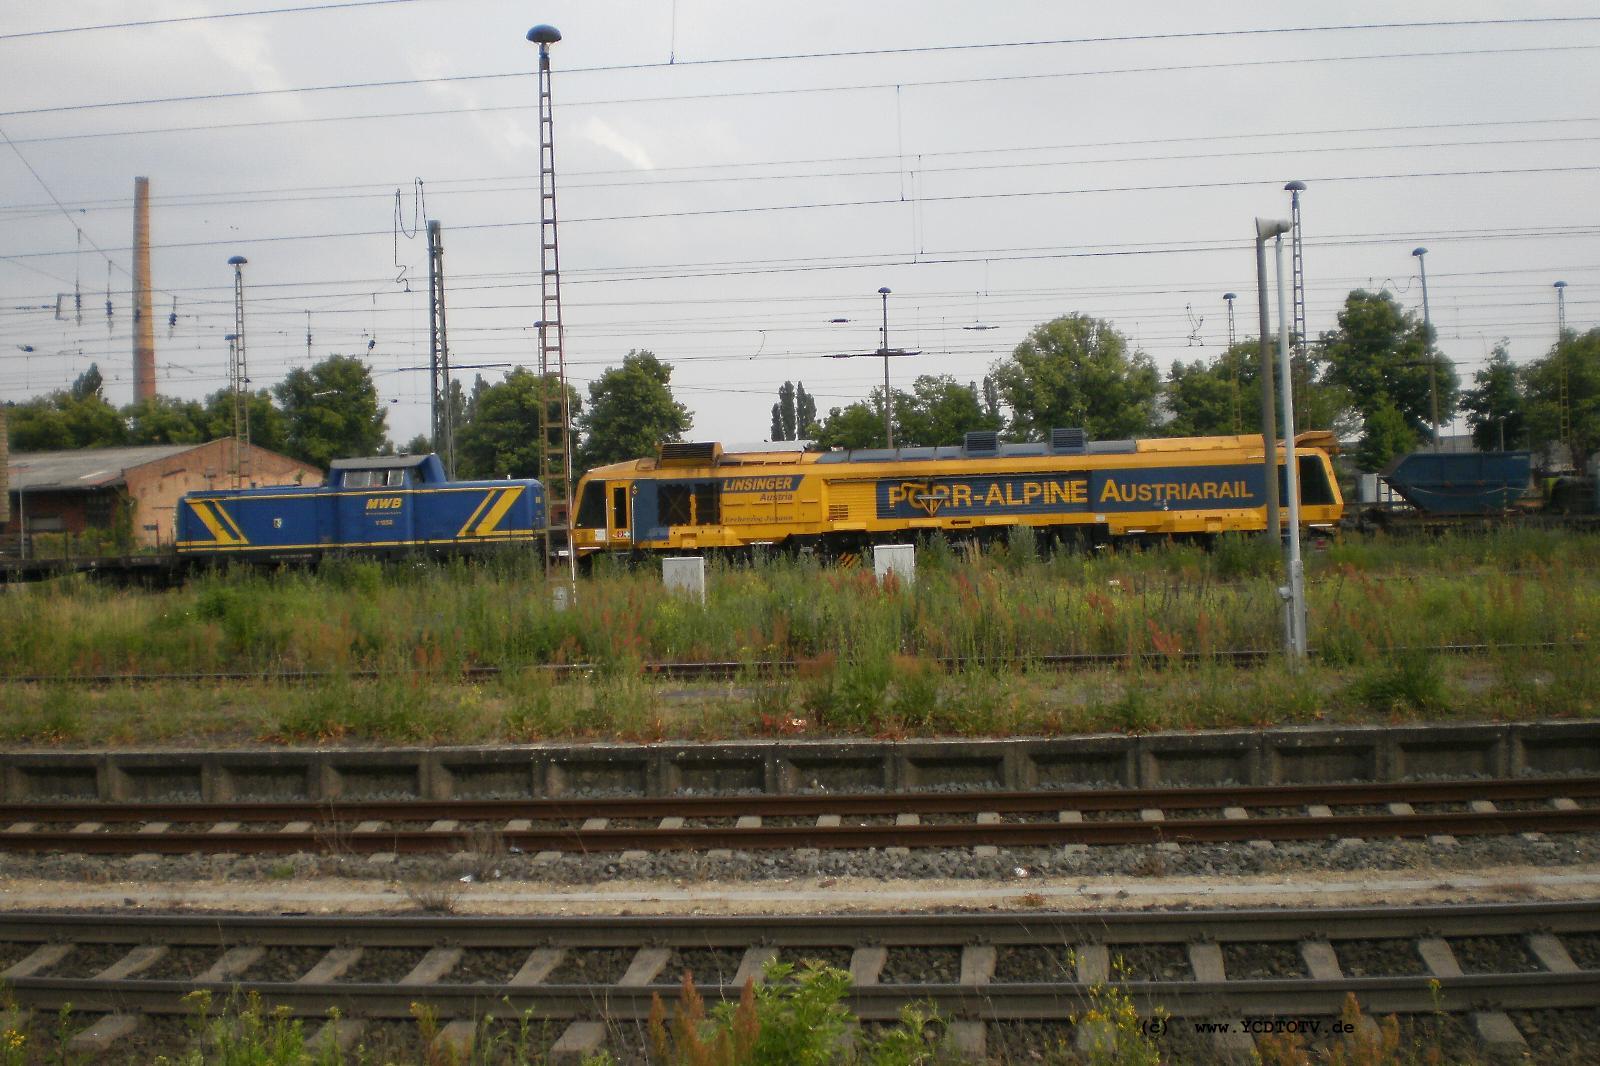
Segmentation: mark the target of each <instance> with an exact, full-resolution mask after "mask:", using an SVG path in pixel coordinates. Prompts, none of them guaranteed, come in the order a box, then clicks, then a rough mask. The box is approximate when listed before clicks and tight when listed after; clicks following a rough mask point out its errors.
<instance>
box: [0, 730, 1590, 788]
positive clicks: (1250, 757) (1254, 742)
mask: <svg viewBox="0 0 1600 1066" xmlns="http://www.w3.org/2000/svg"><path fill="white" fill-rule="evenodd" d="M1597 773H1600V723H1593V722H1551V723H1529V724H1512V725H1498V724H1485V725H1448V726H1405V727H1381V726H1340V727H1315V728H1284V729H1267V730H1236V731H1225V732H1213V733H1158V734H1153V735H1149V736H1137V737H1130V736H1123V735H1121V734H1102V735H1091V736H1080V737H1067V738H1059V739H1012V740H923V741H901V742H888V741H842V742H841V741H771V742H750V741H742V742H728V743H688V744H649V745H625V744H547V745H524V746H515V747H460V748H386V749H367V748H362V749H355V748H346V749H341V748H288V749H276V750H270V751H269V750H262V751H228V752H200V751H195V752H183V751H169V752H157V751H148V752H104V753H94V752H84V753H69V752H63V753H55V752H50V753H26V754H0V782H3V790H4V791H3V795H4V799H5V800H6V801H8V802H27V801H33V800H69V799H78V800H123V799H126V800H168V801H181V800H195V801H206V802H230V801H251V800H256V801H260V800H296V799H316V800H323V799H326V800H333V799H341V798H343V799H352V800H353V799H406V798H427V799H450V798H460V799H485V798H506V799H516V798H532V797H541V796H585V795H639V796H663V795H672V794H708V793H728V792H748V793H795V792H815V791H828V792H876V791H901V790H905V791H912V790H923V789H933V790H961V789H966V790H982V789H1007V790H1027V789H1053V788H1074V787H1083V786H1096V785H1104V786H1111V787H1118V786H1120V787H1157V786H1162V785H1226V784H1252V785H1254V784H1315V783H1319V782H1334V781H1398V780H1406V779H1418V778H1447V777H1448V778H1459V777H1517V776H1524V775H1551V774H1597Z"/></svg>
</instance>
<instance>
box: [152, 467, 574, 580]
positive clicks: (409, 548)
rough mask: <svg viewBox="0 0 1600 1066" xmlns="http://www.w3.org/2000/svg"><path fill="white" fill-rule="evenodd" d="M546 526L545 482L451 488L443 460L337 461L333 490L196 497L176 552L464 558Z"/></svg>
mask: <svg viewBox="0 0 1600 1066" xmlns="http://www.w3.org/2000/svg"><path fill="white" fill-rule="evenodd" d="M544 524H545V498H544V487H543V486H542V485H540V484H539V482H537V481H532V480H523V481H451V480H449V479H448V478H446V477H445V472H444V464H443V463H441V462H440V461H439V457H438V456H436V455H402V456H377V457H374V458H367V459H336V460H334V462H333V466H332V468H331V469H330V470H329V471H328V484H326V485H319V486H315V487H300V486H292V485H275V486H271V487H267V488H255V489H233V490H227V489H222V490H210V491H206V492H191V493H188V494H187V495H185V496H184V497H183V498H182V499H181V500H180V501H179V502H178V512H177V521H176V525H177V529H176V537H175V545H176V548H177V551H178V554H179V556H180V557H189V558H191V559H197V560H198V559H215V558H221V557H228V558H243V559H253V560H262V561H267V560H289V559H312V558H316V557H317V556H320V555H324V554H328V553H341V554H349V553H355V554H365V555H399V554H405V553H410V552H426V553H430V554H439V555H443V554H463V553H468V552H472V551H475V550H478V549H481V548H484V547H488V546H491V545H493V546H503V545H505V544H508V543H519V542H532V541H534V540H535V539H536V538H537V537H538V536H539V534H540V532H541V531H542V530H543V528H544Z"/></svg>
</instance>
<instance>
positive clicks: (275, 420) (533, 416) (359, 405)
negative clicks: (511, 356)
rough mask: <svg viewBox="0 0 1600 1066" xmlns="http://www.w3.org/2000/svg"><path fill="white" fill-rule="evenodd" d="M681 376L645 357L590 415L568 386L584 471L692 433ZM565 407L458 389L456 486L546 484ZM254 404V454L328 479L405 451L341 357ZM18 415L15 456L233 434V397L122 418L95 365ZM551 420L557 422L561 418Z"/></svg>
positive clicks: (538, 390) (603, 381)
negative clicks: (674, 384) (542, 480)
mask: <svg viewBox="0 0 1600 1066" xmlns="http://www.w3.org/2000/svg"><path fill="white" fill-rule="evenodd" d="M671 377H672V369H671V368H670V367H668V366H666V365H665V364H663V363H662V362H661V361H660V360H658V359H657V358H656V357H655V356H654V355H652V354H651V353H650V352H638V351H635V352H629V353H628V355H627V357H626V358H625V359H624V360H623V362H622V365H621V366H620V367H611V368H609V369H608V370H607V371H606V372H605V373H604V374H602V375H601V377H600V378H599V380H597V381H594V382H591V383H590V385H589V397H588V404H587V406H585V405H584V404H583V403H582V402H581V401H580V398H579V395H578V392H577V390H576V389H574V388H572V386H570V385H569V386H568V387H567V388H568V404H569V410H570V412H571V414H572V415H573V416H574V421H575V428H576V429H577V430H578V432H579V441H580V445H579V447H578V450H577V452H576V454H575V456H574V460H575V463H576V469H577V470H579V471H580V472H581V471H582V470H586V469H588V468H589V467H592V466H598V465H601V464H603V463H612V462H618V461H620V460H622V459H632V458H636V457H638V456H640V455H648V454H650V453H651V452H653V451H654V450H655V448H656V445H657V443H659V442H660V441H661V440H676V439H679V438H680V437H681V436H682V434H683V433H685V432H687V430H688V428H689V425H690V417H689V411H688V408H686V407H684V406H683V405H682V404H680V403H678V402H677V401H676V400H674V399H673V397H672V391H671V388H670V386H669V382H670V381H671ZM559 400H560V388H559V386H558V384H557V383H556V382H554V381H541V380H540V378H539V376H538V375H537V374H536V373H534V372H532V371H530V370H527V369H526V368H523V367H517V368H516V369H515V370H513V371H512V372H511V373H510V374H507V375H506V377H505V379H504V380H503V381H498V382H495V383H493V384H490V383H488V382H486V381H484V380H483V378H481V377H479V378H478V379H477V380H476V381H475V382H474V384H473V387H472V389H471V390H470V391H467V390H464V389H462V388H461V386H460V383H459V382H456V383H454V388H453V390H452V395H451V397H450V402H451V405H452V407H453V408H454V411H453V414H454V424H455V426H456V427H457V430H456V456H457V461H456V467H457V469H456V471H455V475H456V476H457V477H462V478H498V477H535V476H537V475H538V473H539V469H540V452H541V448H542V444H541V441H540V440H539V432H538V427H539V406H540V404H541V403H550V404H552V405H558V404H559ZM245 403H246V406H247V407H248V410H249V421H250V440H251V443H253V444H256V445H259V446H260V447H262V448H267V449H270V450H272V451H275V452H280V453H282V454H284V455H289V456H292V457H294V458H296V459H300V460H303V461H305V462H308V463H311V464H312V465H314V466H319V467H322V468H324V469H326V468H327V466H328V464H329V463H330V462H332V461H333V460H334V459H340V458H345V457H349V456H358V455H383V454H392V453H394V452H395V451H396V448H395V445H394V444H393V443H392V442H390V441H389V439H388V436H387V432H388V412H387V411H385V410H384V408H383V405H382V403H381V402H380V401H379V397H378V390H377V387H376V386H375V385H374V384H373V381H372V371H371V368H369V367H368V366H367V364H366V363H364V362H362V361H361V360H360V359H359V358H357V357H355V356H349V355H332V356H329V357H328V358H326V359H324V360H322V361H321V362H319V363H316V364H314V365H312V366H310V367H296V368H295V369H293V370H291V371H289V373H288V374H286V375H285V376H284V379H283V381H281V382H279V383H278V384H277V385H275V386H273V387H272V388H271V389H259V390H255V391H253V392H250V393H248V394H247V395H246V397H245ZM8 413H9V416H10V417H9V421H8V428H9V431H10V432H9V436H10V441H11V447H12V449H13V450H14V451H19V452H35V451H64V450H69V449H76V448H114V447H120V446H125V445H146V444H203V443H205V442H206V441H210V440H217V439H219V438H222V437H231V436H232V435H233V432H234V406H233V393H232V391H230V390H228V389H221V390H219V391H217V392H214V393H212V394H211V395H210V396H208V397H206V398H205V399H204V400H183V399H178V398H175V397H171V396H156V397H155V398H154V399H150V400H142V401H139V402H137V403H133V404H129V405H127V406H126V407H122V408H117V407H114V406H113V405H112V404H111V403H110V401H108V400H107V399H106V397H105V382H104V379H103V378H102V376H101V374H100V369H99V367H98V366H90V368H89V369H88V370H87V371H85V372H84V373H83V374H81V375H79V376H78V378H77V380H76V381H74V382H73V383H72V385H71V386H70V387H68V388H65V389H60V390H58V391H56V392H52V393H50V394H48V395H45V396H36V397H34V398H33V399H30V400H27V401H24V402H23V403H19V404H14V405H12V406H11V407H10V409H9V412H8ZM552 415H553V416H554V417H553V419H552V420H553V421H555V422H557V423H559V414H557V413H556V412H555V411H554V409H553V410H552ZM400 450H401V451H404V452H408V453H412V454H415V453H420V452H429V451H434V450H436V449H435V444H434V442H433V441H432V440H431V439H430V438H428V437H427V436H418V437H415V438H413V439H412V440H411V441H409V442H407V443H406V444H405V445H404V446H403V447H402V448H401V449H400Z"/></svg>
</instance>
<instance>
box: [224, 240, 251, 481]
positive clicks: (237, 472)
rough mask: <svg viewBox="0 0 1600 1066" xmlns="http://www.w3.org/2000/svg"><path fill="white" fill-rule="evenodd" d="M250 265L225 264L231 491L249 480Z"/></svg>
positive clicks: (240, 258) (235, 260)
mask: <svg viewBox="0 0 1600 1066" xmlns="http://www.w3.org/2000/svg"><path fill="white" fill-rule="evenodd" d="M248 262H250V260H248V259H246V258H245V257H244V256H242V255H236V256H233V257H231V258H230V259H229V260H228V265H229V266H231V267H233V332H232V333H230V334H229V335H228V386H229V388H230V390H231V391H232V392H233V487H234V488H236V489H237V488H242V487H243V486H244V485H245V483H246V482H247V481H248V480H249V477H248V474H247V471H246V468H247V467H248V466H249V463H250V404H249V402H248V400H247V399H246V390H247V389H248V387H249V384H250V376H249V373H248V371H247V369H246V367H247V365H248V364H247V363H246V361H245V351H244V267H245V264H246V263H248Z"/></svg>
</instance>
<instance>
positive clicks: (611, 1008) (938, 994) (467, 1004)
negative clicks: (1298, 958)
mask: <svg viewBox="0 0 1600 1066" xmlns="http://www.w3.org/2000/svg"><path fill="white" fill-rule="evenodd" d="M1116 983H1117V984H1118V985H1119V986H1120V987H1122V988H1124V989H1125V990H1126V991H1127V992H1128V993H1129V995H1130V996H1131V998H1132V999H1133V1001H1134V1003H1135V1004H1136V1005H1137V1006H1139V1007H1140V1008H1141V1010H1142V1012H1143V1014H1144V1016H1146V1017H1148V1016H1150V1012H1152V1011H1153V1010H1154V1009H1156V1008H1158V1007H1159V1008H1162V1009H1164V1010H1165V1011H1166V1012H1167V1013H1168V1014H1170V1015H1172V1016H1174V1017H1180V1018H1183V1017H1217V1016H1222V1015H1230V1014H1232V1015H1239V1014H1244V1015H1254V1016H1273V1015H1299V1016H1307V1015H1314V1016H1322V1017H1337V1016H1338V1015H1339V1014H1340V1012H1341V1011H1342V1010H1343V1008H1344V1005H1345V998H1346V996H1348V995H1350V994H1352V993H1354V994H1355V996H1356V998H1357V999H1358V1000H1359V1001H1360V1003H1361V1004H1362V1007H1363V1009H1364V1010H1365V1011H1366V1012H1367V1013H1368V1014H1416V1013H1425V1014H1432V1013H1434V1012H1436V1011H1440V1010H1443V1011H1446V1012H1450V1013H1460V1012H1466V1011H1471V1010H1474V1009H1478V1008H1480V1007H1481V1006H1482V1005H1483V1004H1484V1003H1485V1002H1492V1003H1493V1004H1494V1005H1495V1008H1496V1009H1499V1010H1542V1009H1551V1008H1579V1007H1591V1006H1593V1005H1594V1003H1595V1002H1596V1001H1597V1000H1600V971H1593V970H1590V971H1580V972H1578V973H1507V974H1473V975H1466V976H1461V977H1444V978H1433V977H1426V976H1422V977H1356V978H1345V979H1342V980H1316V979H1309V978H1290V979H1281V978H1274V979H1268V980H1238V981H1128V982H1120V981H1119V982H1116ZM698 987H699V990H700V992H701V993H702V995H705V996H706V997H707V998H709V999H713V1000H715V999H718V998H729V999H731V998H737V996H738V990H737V989H734V988H730V987H727V986H720V985H704V986H698ZM8 988H9V991H10V994H11V996H12V998H13V999H14V1000H15V1002H16V1003H17V1004H18V1005H20V1006H26V1007H31V1008H33V1009H36V1010H47V1011H56V1010H60V1009H62V1008H63V1007H66V1006H69V1005H70V1006H71V1008H72V1009H73V1010H75V1011H82V1012H89V1013H94V1012H102V1011H103V1012H111V1013H120V1012H128V1011H139V1012H142V1013H146V1014H182V1015H192V1014H193V1013H194V1005H193V1002H192V1001H190V1000H187V999H186V998H185V997H187V996H188V995H189V994H190V993H192V992H194V991H196V990H201V989H204V990H208V991H210V992H211V993H212V994H213V996H214V997H215V998H216V1000H217V1001H218V1002H225V1001H226V999H227V997H228V996H229V995H230V994H234V993H237V992H239V991H247V992H252V993H259V995H260V996H261V998H262V1000H263V1001H265V1002H266V1003H268V1004H270V1005H272V1006H273V1007H282V1008H287V1009H288V1010H289V1011H290V1012H291V1013H292V1014H295V1015H298V1016H301V1017H326V1016H327V1014H328V1011H329V1009H330V1008H332V1007H339V1008H340V1009H341V1011H342V1012H343V1013H344V1015H345V1016H346V1017H357V1018H365V1019H408V1018H410V1017H412V1016H413V1015H412V1007H413V1004H416V1003H418V1002H423V1003H427V1004H428V1005H429V1006H430V1007H432V1008H433V1009H434V1010H436V1011H437V1012H438V1015H439V1016H441V1017H476V1016H479V1015H481V1014H483V1013H485V1012H488V1011H493V1012H495V1013H497V1014H499V1013H502V1012H505V1011H510V1012H511V1013H512V1014H516V1013H520V1012H522V1011H525V1010H532V1011H533V1012H534V1013H535V1016H537V1017H539V1018H543V1019H551V1020H568V1019H579V1018H594V1017H597V1016H603V1017H605V1018H607V1019H610V1020H612V1021H644V1020H646V1019H647V1018H648V1017H649V1016H650V1011H651V1007H652V1005H653V1002H654V1000H655V998H656V997H657V996H659V997H660V998H661V999H662V1000H663V1001H666V1002H673V1001H675V1000H676V998H677V996H678V994H679V992H680V991H681V988H680V986H679V985H677V984H653V985H643V986H633V987H623V986H618V985H599V984H586V985H542V986H541V985H465V984H437V983H436V984H427V985H409V986H400V985H395V984H362V983H355V982H329V983H317V984H305V983H299V982H292V983H291V982H281V981H279V982H262V983H255V982H245V983H240V982H206V983H201V982H192V981H171V980H163V981H154V980H138V979H131V980H120V981H101V980H94V979H86V980H74V979H70V978H49V977H22V978H16V979H15V980H13V981H12V982H10V984H9V986H8ZM1090 990H1091V986H1090V985H1087V984H1083V983H1080V982H1076V981H1071V982H1062V983H1059V984H1057V983H1027V984H1020V983H1019V984H1008V983H991V984H983V985H952V984H902V985H866V986H858V987H856V988H853V989H852V990H851V991H850V993H849V996H848V999H847V1002H848V1004H849V1006H850V1008H851V1009H852V1011H853V1012H854V1013H855V1014H856V1016H857V1017H859V1018H861V1019H862V1020H863V1021H894V1020H896V1019H897V1018H898V1017H899V1014H900V1010H901V1008H902V1007H903V1006H904V1005H905V1004H906V1003H907V1002H912V1001H914V1002H927V1003H931V1004H932V1005H933V1007H934V1008H935V1009H936V1010H938V1011H939V1013H940V1014H941V1015H943V1016H944V1017H946V1018H949V1019H952V1020H958V1019H974V1020H977V1019H981V1020H988V1021H1029V1020H1054V1021H1065V1020H1066V1019H1067V1018H1068V1017H1069V1016H1070V1015H1072V1014H1074V1013H1076V1012H1078V1011H1081V1010H1082V1009H1083V1008H1084V1007H1085V1005H1086V1004H1087V1003H1088V1002H1089V993H1090Z"/></svg>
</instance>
